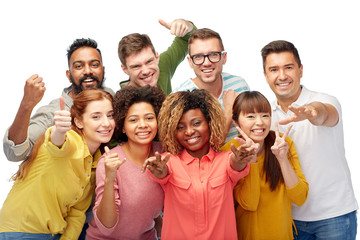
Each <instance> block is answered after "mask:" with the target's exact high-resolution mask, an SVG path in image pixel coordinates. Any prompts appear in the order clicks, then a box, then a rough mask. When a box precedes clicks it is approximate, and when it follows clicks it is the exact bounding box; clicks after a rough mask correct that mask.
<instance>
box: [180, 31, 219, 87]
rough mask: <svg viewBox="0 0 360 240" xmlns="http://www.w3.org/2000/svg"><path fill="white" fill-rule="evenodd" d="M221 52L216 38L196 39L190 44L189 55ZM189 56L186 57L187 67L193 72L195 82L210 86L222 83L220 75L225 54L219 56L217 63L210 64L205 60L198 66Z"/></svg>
mask: <svg viewBox="0 0 360 240" xmlns="http://www.w3.org/2000/svg"><path fill="white" fill-rule="evenodd" d="M221 51H223V49H222V48H221V45H220V42H219V40H218V39H217V38H209V39H204V40H203V39H196V40H194V41H193V42H192V43H191V46H190V52H189V55H190V56H192V55H197V54H203V55H207V54H209V53H213V52H221ZM190 56H188V57H187V59H188V61H189V65H190V67H191V68H192V69H193V70H194V73H195V75H196V78H197V79H196V80H199V81H200V83H201V84H212V83H218V82H220V81H222V78H221V73H222V68H223V65H224V64H225V63H226V52H224V53H223V54H222V55H221V59H220V61H219V62H217V63H212V62H210V61H209V59H208V58H205V61H204V63H203V64H200V65H195V64H194V63H193V61H192V59H191V58H190Z"/></svg>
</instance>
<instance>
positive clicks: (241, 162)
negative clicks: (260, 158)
mask: <svg viewBox="0 0 360 240" xmlns="http://www.w3.org/2000/svg"><path fill="white" fill-rule="evenodd" d="M236 128H237V130H238V131H239V133H240V134H241V137H242V138H238V137H236V138H235V139H236V140H237V141H238V142H239V143H240V144H241V145H240V146H239V147H238V148H235V146H234V145H232V144H231V146H230V148H231V151H232V154H231V155H230V159H231V163H232V164H231V167H232V168H233V169H234V170H237V171H241V170H243V169H244V168H245V167H246V164H247V163H248V162H256V155H257V152H258V151H259V144H258V143H255V142H254V141H253V140H252V139H251V138H249V137H248V136H247V135H246V134H245V133H244V132H243V131H242V130H241V129H240V128H239V127H238V126H236Z"/></svg>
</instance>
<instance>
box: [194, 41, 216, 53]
mask: <svg viewBox="0 0 360 240" xmlns="http://www.w3.org/2000/svg"><path fill="white" fill-rule="evenodd" d="M222 50H223V49H221V44H220V40H219V39H217V38H207V39H195V40H194V41H193V42H192V43H191V44H190V51H191V54H208V53H209V52H220V51H222Z"/></svg>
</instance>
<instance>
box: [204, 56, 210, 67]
mask: <svg viewBox="0 0 360 240" xmlns="http://www.w3.org/2000/svg"><path fill="white" fill-rule="evenodd" d="M204 58H205V59H204V62H203V65H211V64H212V62H210V59H209V56H206V57H204Z"/></svg>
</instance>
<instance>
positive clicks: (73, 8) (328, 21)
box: [0, 0, 360, 206]
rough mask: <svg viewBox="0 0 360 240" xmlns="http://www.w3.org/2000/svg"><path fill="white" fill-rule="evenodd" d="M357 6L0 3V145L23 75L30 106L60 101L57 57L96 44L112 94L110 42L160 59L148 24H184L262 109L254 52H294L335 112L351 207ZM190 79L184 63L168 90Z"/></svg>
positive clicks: (163, 35) (141, 0)
mask: <svg viewBox="0 0 360 240" xmlns="http://www.w3.org/2000/svg"><path fill="white" fill-rule="evenodd" d="M358 5H359V4H357V1H350V0H343V1H341V2H340V1H331V0H330V1H312V0H309V1H306V0H303V1H290V0H288V1H286V0H284V1H280V0H271V1H267V0H259V1H256V0H255V1H240V0H238V1H226V0H217V1H214V0H207V1H196V0H191V1H190V0H184V1H170V0H161V1H156V0H153V1H151V0H138V1H136V0H128V1H110V0H109V1H94V0H87V1H75V0H72V1H69V0H65V1H64V0H63V1H45V0H44V1H39V0H35V1H34V0H32V1H26V0H23V1H16V0H14V1H2V2H1V3H0V29H1V33H0V34H1V37H0V48H1V50H0V69H1V79H2V80H1V86H2V87H1V90H2V94H1V96H0V97H1V99H0V101H1V110H2V111H1V113H2V114H1V117H0V119H1V127H0V136H1V137H2V136H3V135H4V132H5V129H6V128H7V127H8V126H9V125H10V124H11V123H12V121H13V119H14V117H15V114H16V111H17V108H18V106H19V103H20V101H21V98H22V95H23V87H24V83H25V80H26V79H27V78H28V77H30V76H31V75H32V74H34V73H37V74H39V75H40V76H42V77H43V78H44V81H45V83H46V88H47V90H46V92H45V95H44V98H43V99H42V101H41V102H40V103H39V105H40V106H42V105H45V104H47V103H48V102H49V101H50V100H52V99H54V98H56V97H58V96H60V94H61V90H62V89H63V88H64V87H66V86H68V85H69V82H68V80H67V78H66V76H65V71H66V69H67V59H66V49H67V47H68V46H69V45H70V44H71V43H72V42H73V40H74V39H76V38H82V37H84V38H88V37H90V38H93V39H95V40H96V41H97V42H98V45H99V48H100V49H101V51H102V55H103V62H104V66H105V67H106V69H105V72H106V74H105V75H106V78H107V80H106V85H107V86H108V87H111V88H112V89H113V90H115V91H116V90H118V89H119V87H118V83H119V81H120V80H124V79H126V78H127V77H126V75H125V74H124V73H123V72H122V70H121V68H120V61H119V59H118V56H117V45H118V42H119V40H120V39H121V38H122V37H123V36H124V35H127V34H130V33H134V32H139V33H146V34H148V35H149V36H150V38H151V39H152V41H153V44H154V46H155V49H156V50H157V51H158V52H159V53H161V52H163V51H165V50H166V49H167V47H168V46H169V45H170V44H171V42H172V39H173V37H172V36H171V35H170V34H169V32H168V31H167V30H166V29H165V28H164V27H162V26H161V25H160V24H158V22H157V21H158V19H159V18H161V19H164V20H165V21H171V20H173V19H176V18H185V19H188V20H191V21H193V22H194V23H195V24H196V26H197V27H198V28H203V27H207V28H211V29H213V30H215V31H217V32H219V33H220V35H221V36H222V39H223V42H224V45H225V50H226V51H227V52H228V61H227V64H226V65H225V66H224V71H225V72H229V73H231V74H234V75H240V76H242V77H243V78H245V79H246V81H247V82H248V84H249V85H250V88H251V89H252V90H258V91H260V92H262V93H263V94H265V96H267V97H268V99H269V100H272V99H274V95H273V93H272V92H271V90H270V88H269V87H268V85H267V83H266V81H265V78H264V76H263V71H262V59H261V56H260V50H261V48H262V47H263V46H264V45H266V44H267V43H269V42H270V41H273V40H279V39H284V40H288V41H290V42H293V43H294V44H295V46H296V47H297V48H298V50H299V53H300V57H301V60H302V63H303V65H304V76H303V78H302V83H303V84H304V85H306V86H307V87H308V88H310V89H312V90H315V91H322V92H326V93H329V94H331V95H334V96H336V97H337V98H338V99H339V100H340V102H341V104H342V108H343V119H344V129H345V148H346V156H347V160H348V163H349V167H350V169H351V173H352V180H353V186H354V188H355V192H356V196H357V199H358V200H359V199H360V174H359V170H360V169H359V166H360V165H359V158H358V154H357V152H356V151H357V150H356V148H358V147H359V142H360V141H359V139H358V138H359V136H360V130H359V117H358V116H359V113H358V112H357V110H358V109H357V108H356V107H357V106H358V104H357V103H358V96H359V86H360V84H359V82H360V78H359V74H358V73H359V70H360V67H359V63H360V61H359V57H360V48H359V44H360V37H359V23H360V14H359V7H358ZM193 76H194V75H193V72H192V70H190V68H189V65H188V63H187V60H185V61H184V62H183V63H182V64H181V65H180V67H179V68H178V70H177V72H176V74H175V76H174V78H173V86H177V85H178V84H179V83H181V82H182V81H184V80H185V79H187V78H189V77H193ZM319 144H321V143H319ZM314 147H316V146H314ZM0 148H1V149H0V152H1V153H0V206H1V205H2V203H3V201H4V200H5V198H6V195H7V193H8V191H9V190H10V188H11V186H12V182H9V178H10V177H11V175H12V174H13V173H15V172H16V170H17V166H18V164H17V163H10V162H8V161H7V159H6V157H5V155H4V154H3V150H2V145H1V147H0ZM314 161H316V159H314Z"/></svg>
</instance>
